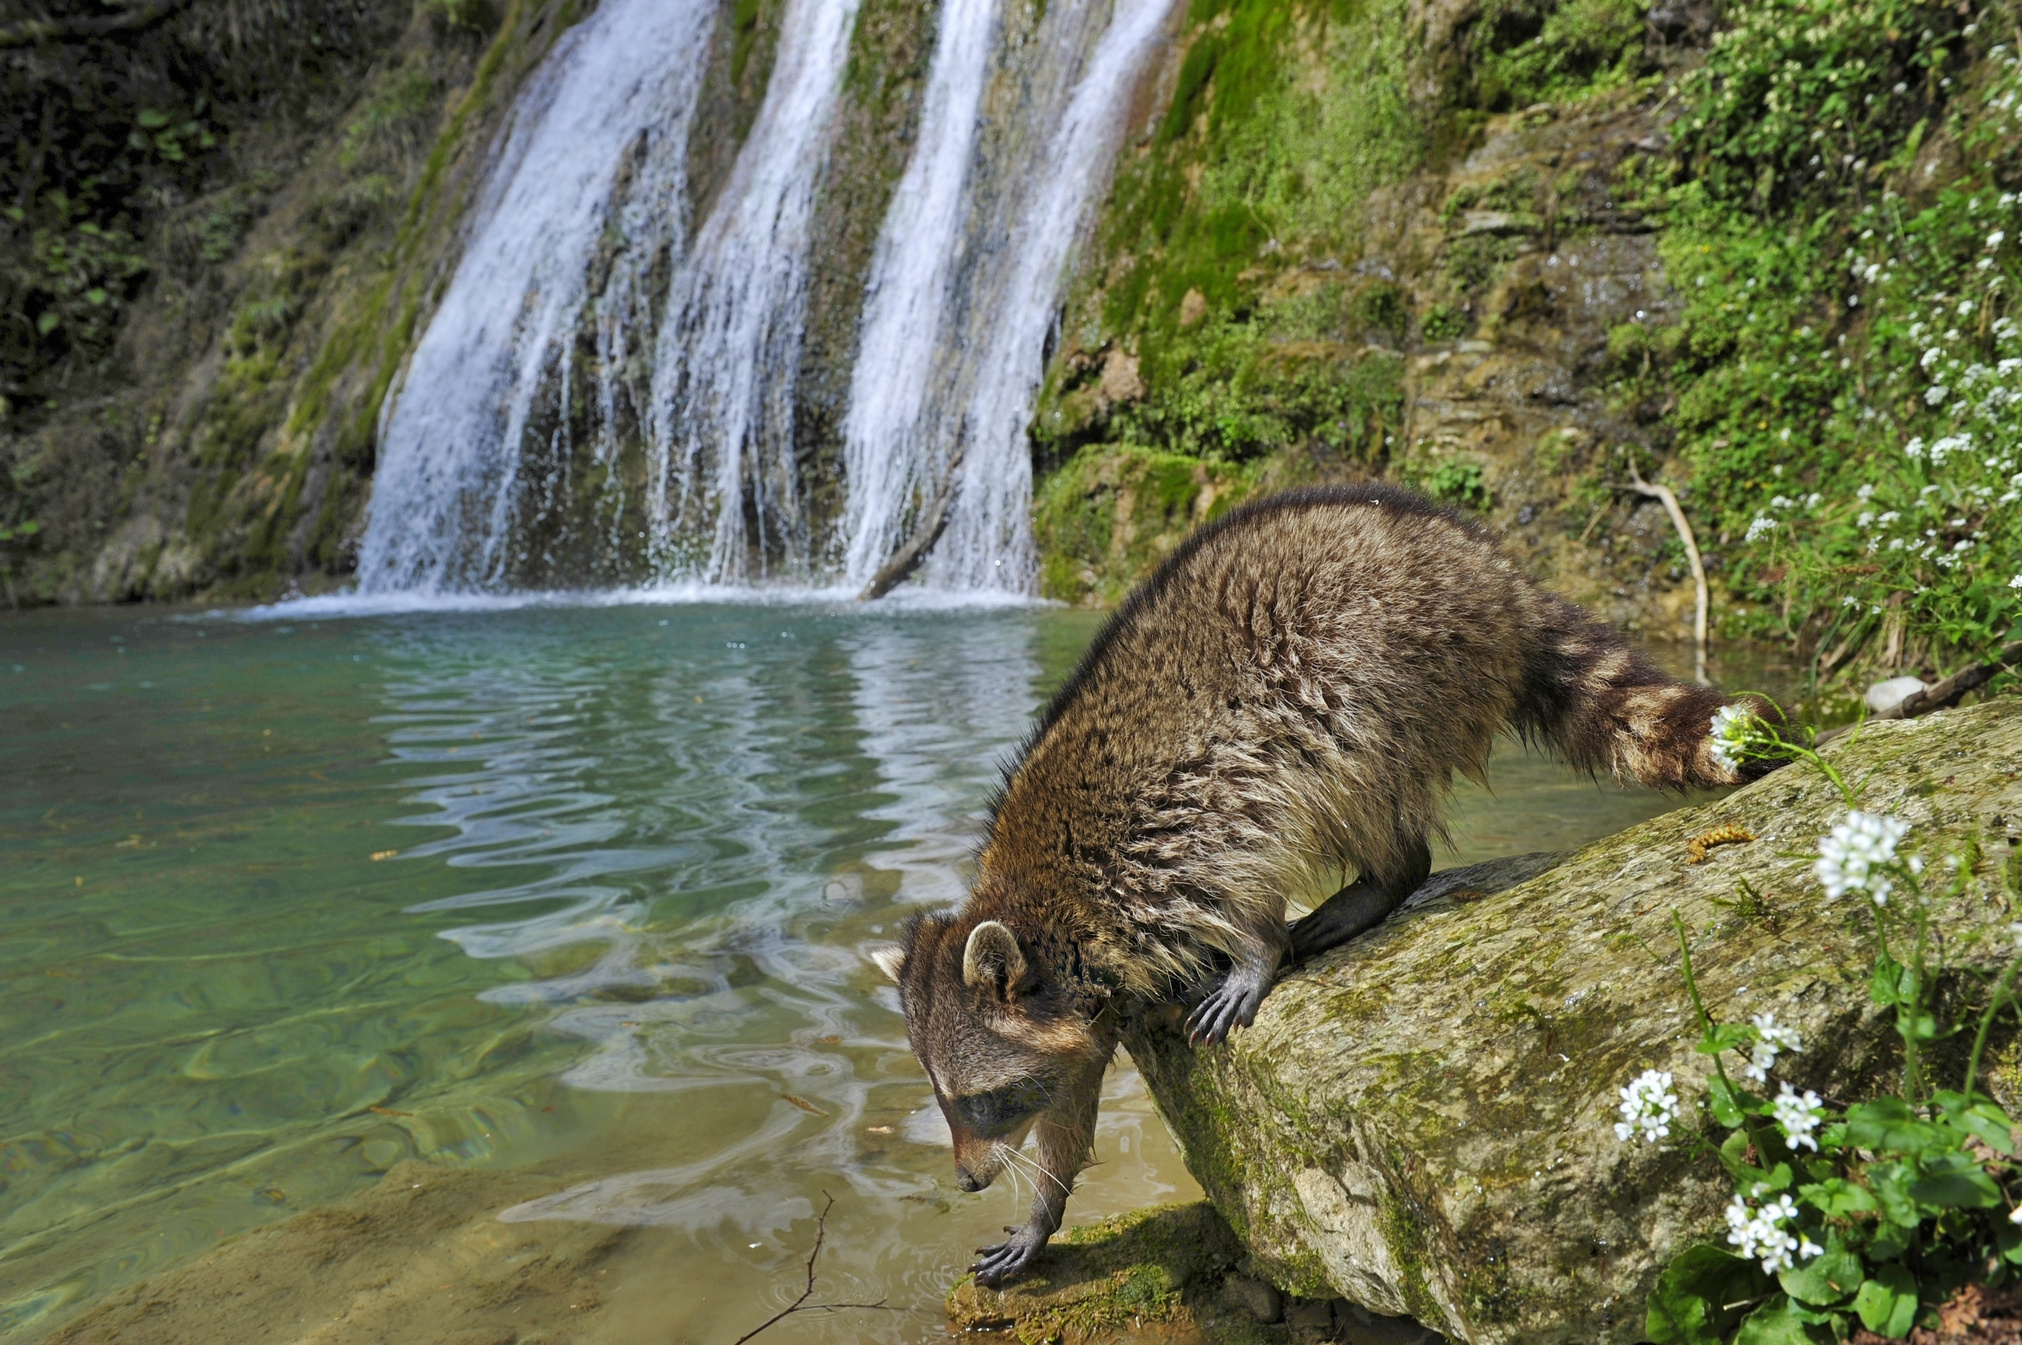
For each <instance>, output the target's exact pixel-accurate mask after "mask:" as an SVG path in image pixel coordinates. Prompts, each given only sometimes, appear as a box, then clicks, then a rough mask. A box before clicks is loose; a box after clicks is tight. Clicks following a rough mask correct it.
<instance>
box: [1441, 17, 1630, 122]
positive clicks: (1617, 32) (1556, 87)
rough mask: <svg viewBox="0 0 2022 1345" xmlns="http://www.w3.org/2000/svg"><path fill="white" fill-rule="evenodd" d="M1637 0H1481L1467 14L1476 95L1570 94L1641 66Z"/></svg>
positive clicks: (1526, 99) (1479, 98)
mask: <svg viewBox="0 0 2022 1345" xmlns="http://www.w3.org/2000/svg"><path fill="white" fill-rule="evenodd" d="M1648 8H1649V5H1648V4H1647V3H1644V0H1487V3H1485V4H1483V5H1482V7H1481V15H1480V17H1479V18H1478V19H1477V20H1476V22H1475V28H1474V44H1473V45H1474V50H1473V53H1472V54H1473V61H1472V70H1473V74H1474V82H1475V100H1476V103H1477V104H1478V105H1479V106H1480V107H1482V108H1484V109H1486V110H1488V111H1492V112H1500V111H1504V110H1506V109H1509V108H1521V107H1527V106H1529V105H1531V104H1533V103H1538V102H1544V101H1548V100H1556V101H1571V100H1573V99H1577V98H1581V97H1585V96H1588V95H1589V94H1592V93H1594V92H1596V91H1597V90H1599V89H1603V88H1608V87H1613V86H1616V85H1620V84H1626V83H1628V82H1629V81H1630V80H1632V79H1634V78H1635V77H1636V76H1637V75H1638V74H1639V73H1641V70H1642V66H1643V48H1644V21H1643V15H1644V12H1645V11H1646V10H1647V9H1648Z"/></svg>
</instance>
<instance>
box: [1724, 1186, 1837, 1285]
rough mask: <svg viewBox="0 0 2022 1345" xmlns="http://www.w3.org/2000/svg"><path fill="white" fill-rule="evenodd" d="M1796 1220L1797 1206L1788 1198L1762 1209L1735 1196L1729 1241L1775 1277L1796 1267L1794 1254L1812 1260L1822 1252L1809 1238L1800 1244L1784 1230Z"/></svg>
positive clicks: (1730, 1206)
mask: <svg viewBox="0 0 2022 1345" xmlns="http://www.w3.org/2000/svg"><path fill="white" fill-rule="evenodd" d="M1796 1218H1797V1203H1796V1202H1795V1201H1793V1200H1792V1199H1791V1198H1790V1197H1789V1196H1788V1195H1781V1196H1778V1197H1777V1198H1776V1199H1775V1200H1772V1201H1770V1202H1768V1203H1767V1204H1765V1205H1764V1206H1763V1207H1762V1208H1761V1209H1759V1210H1758V1209H1751V1208H1750V1207H1749V1204H1748V1202H1747V1201H1746V1200H1745V1199H1743V1198H1742V1197H1741V1196H1739V1195H1736V1196H1735V1197H1734V1199H1733V1200H1732V1201H1731V1202H1729V1204H1728V1206H1727V1241H1728V1242H1729V1243H1731V1244H1732V1245H1734V1246H1736V1247H1739V1248H1740V1249H1741V1254H1742V1255H1743V1256H1745V1257H1748V1258H1749V1259H1750V1260H1760V1261H1761V1262H1762V1268H1763V1270H1765V1271H1767V1272H1768V1273H1769V1274H1771V1275H1774V1274H1776V1273H1777V1272H1778V1271H1780V1270H1789V1269H1790V1268H1791V1267H1792V1266H1793V1265H1795V1264H1796V1262H1795V1261H1794V1260H1793V1259H1792V1258H1791V1253H1792V1252H1796V1253H1797V1254H1798V1255H1800V1256H1804V1257H1807V1258H1809V1257H1813V1256H1817V1255H1818V1254H1819V1252H1820V1251H1822V1250H1823V1249H1822V1248H1820V1247H1818V1246H1817V1245H1816V1244H1814V1243H1813V1242H1812V1240H1811V1239H1810V1238H1804V1239H1803V1240H1802V1241H1800V1240H1799V1239H1798V1238H1796V1237H1793V1236H1792V1235H1791V1233H1790V1231H1789V1230H1788V1229H1786V1228H1785V1227H1784V1225H1785V1224H1786V1223H1789V1222H1790V1221H1792V1220H1794V1219H1796Z"/></svg>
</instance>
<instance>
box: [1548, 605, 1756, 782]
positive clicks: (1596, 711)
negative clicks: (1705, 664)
mask: <svg viewBox="0 0 2022 1345" xmlns="http://www.w3.org/2000/svg"><path fill="white" fill-rule="evenodd" d="M1539 596H1540V597H1541V598H1542V599H1543V601H1544V605H1543V607H1542V609H1541V611H1540V613H1539V615H1540V617H1541V618H1542V619H1541V620H1540V621H1539V622H1538V624H1537V626H1536V627H1535V628H1534V629H1533V631H1532V643H1531V648H1530V650H1529V651H1528V653H1527V657H1526V659H1525V668H1524V686H1523V690H1522V693H1521V695H1520V696H1519V699H1518V705H1517V713H1516V725H1515V727H1516V728H1517V730H1518V731H1519V732H1520V733H1522V734H1523V735H1524V737H1525V738H1526V739H1528V740H1541V741H1543V742H1545V743H1547V744H1549V745H1551V746H1553V747H1556V748H1557V749H1558V750H1559V752H1560V753H1561V754H1562V755H1564V757H1565V758H1566V760H1568V761H1569V762H1571V763H1572V764H1573V765H1574V766H1575V767H1578V768H1579V769H1581V770H1587V771H1597V772H1598V771H1606V772H1608V773H1609V774H1610V775H1613V776H1614V777H1615V778H1616V779H1617V780H1623V779H1633V780H1637V781H1640V782H1641V783H1643V784H1646V785H1654V786H1656V787H1658V788H1669V789H1682V788H1684V787H1686V786H1688V785H1731V784H1738V783H1740V782H1741V781H1743V780H1750V779H1754V778H1755V777H1756V776H1759V775H1762V774H1764V773H1765V772H1766V771H1767V770H1768V769H1769V764H1770V763H1766V762H1763V763H1755V762H1750V763H1745V764H1744V765H1743V766H1742V767H1741V769H1740V770H1738V771H1736V770H1730V769H1729V768H1728V767H1727V766H1725V765H1723V764H1722V763H1721V762H1720V760H1719V758H1718V757H1716V756H1715V755H1714V753H1713V750H1712V746H1711V744H1710V742H1709V741H1708V739H1709V734H1710V731H1711V729H1712V726H1713V713H1714V711H1716V710H1718V709H1719V708H1720V707H1721V706H1723V705H1727V704H1729V703H1730V702H1731V701H1732V700H1733V698H1732V697H1729V696H1727V695H1725V694H1723V693H1722V692H1720V691H1719V690H1718V689H1716V688H1714V687H1707V686H1694V685H1692V684H1690V683H1684V682H1679V681H1678V680H1676V679H1675V678H1673V677H1671V676H1670V675H1669V674H1667V673H1666V672H1664V670H1663V669H1661V668H1659V667H1658V666H1657V665H1656V664H1655V663H1653V662H1651V661H1650V659H1649V657H1648V656H1646V655H1644V654H1642V653H1641V652H1639V651H1638V650H1636V649H1634V648H1632V647H1630V645H1629V644H1628V642H1627V641H1626V640H1624V639H1623V638H1622V634H1621V632H1619V631H1617V630H1616V629H1615V628H1614V627H1612V626H1609V625H1606V624H1604V623H1602V622H1599V621H1596V620H1594V619H1593V618H1592V617H1590V616H1588V615H1587V614H1586V613H1584V612H1582V611H1581V610H1580V609H1579V608H1577V607H1575V606H1574V605H1573V604H1571V603H1569V602H1566V601H1565V600H1564V599H1561V598H1558V597H1555V596H1551V595H1545V594H1541V595H1539ZM1756 708H1757V709H1758V711H1763V712H1767V713H1769V714H1771V715H1772V716H1777V714H1778V712H1777V711H1776V710H1775V707H1773V706H1765V705H1757V706H1756Z"/></svg>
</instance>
